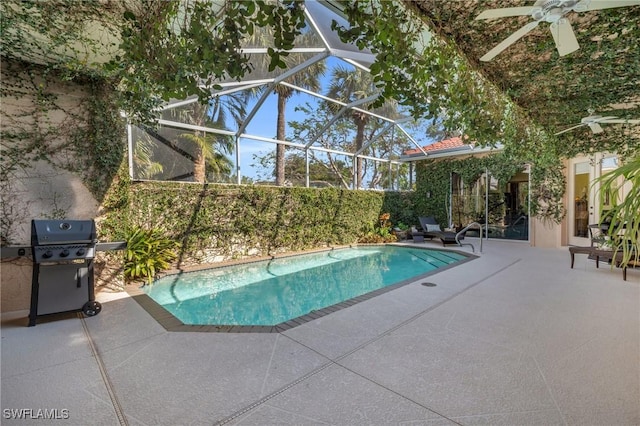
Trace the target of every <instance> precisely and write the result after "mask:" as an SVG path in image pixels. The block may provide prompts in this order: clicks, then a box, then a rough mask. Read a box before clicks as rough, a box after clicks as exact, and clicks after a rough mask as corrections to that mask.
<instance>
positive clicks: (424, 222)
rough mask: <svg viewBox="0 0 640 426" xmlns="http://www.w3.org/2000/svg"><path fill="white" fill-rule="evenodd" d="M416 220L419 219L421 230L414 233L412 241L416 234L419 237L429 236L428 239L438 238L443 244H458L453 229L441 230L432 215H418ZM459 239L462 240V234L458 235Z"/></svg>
mask: <svg viewBox="0 0 640 426" xmlns="http://www.w3.org/2000/svg"><path fill="white" fill-rule="evenodd" d="M418 220H419V221H420V226H422V232H418V233H414V241H415V237H416V236H418V237H419V238H420V236H421V237H422V238H429V239H430V240H433V239H434V238H439V239H440V241H442V245H443V246H446V245H447V244H458V243H457V242H456V233H455V232H453V231H443V230H442V228H441V227H440V224H439V223H438V222H437V221H436V219H435V218H434V217H433V216H420V217H418ZM416 234H418V235H416ZM459 239H460V240H464V234H462V235H460V238H459Z"/></svg>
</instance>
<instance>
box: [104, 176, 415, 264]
mask: <svg viewBox="0 0 640 426" xmlns="http://www.w3.org/2000/svg"><path fill="white" fill-rule="evenodd" d="M127 198H128V211H126V213H124V212H123V211H122V210H120V209H118V210H119V211H117V212H113V213H115V216H116V217H118V218H119V221H120V224H121V225H125V224H126V225H125V226H121V229H122V232H124V228H125V227H135V226H140V227H143V228H147V229H159V230H161V231H162V232H163V233H164V234H165V235H166V236H168V237H170V238H171V239H174V240H175V241H178V242H180V243H181V244H182V253H181V254H180V259H190V261H196V262H197V261H202V260H203V256H205V254H204V253H207V256H209V257H210V256H211V255H212V254H213V255H215V256H222V257H224V258H226V259H230V258H237V257H243V256H264V255H269V254H274V253H278V252H285V251H300V250H308V249H313V248H319V247H327V246H335V245H345V244H353V243H356V242H357V241H358V239H359V238H360V237H361V236H362V235H363V234H364V231H365V229H367V228H368V226H369V225H371V224H375V223H377V222H378V218H379V216H380V214H381V213H384V212H389V213H391V220H392V222H393V223H397V222H398V221H399V220H400V221H403V222H404V223H407V224H413V223H415V222H417V219H413V220H412V217H413V216H414V212H413V210H412V207H411V206H412V204H413V202H412V201H411V198H412V194H411V193H384V192H371V191H351V190H345V189H339V188H321V189H318V188H298V187H292V188H288V187H287V188H283V187H265V186H236V185H213V184H208V185H198V184H187V183H158V182H139V183H132V184H131V185H130V188H129V191H128V192H127ZM114 204H115V203H114ZM123 219H124V220H123ZM105 225H106V224H105ZM105 229H106V228H105ZM112 229H113V228H112Z"/></svg>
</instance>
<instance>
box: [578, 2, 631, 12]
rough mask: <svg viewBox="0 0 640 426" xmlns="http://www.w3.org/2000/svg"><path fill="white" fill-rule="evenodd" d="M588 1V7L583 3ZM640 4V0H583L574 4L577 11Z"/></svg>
mask: <svg viewBox="0 0 640 426" xmlns="http://www.w3.org/2000/svg"><path fill="white" fill-rule="evenodd" d="M584 3H586V7H583V4H584ZM625 6H640V0H591V1H586V0H583V1H582V2H581V3H578V4H577V5H576V6H574V10H575V11H580V12H583V11H584V12H587V11H590V10H602V9H611V8H614V7H625Z"/></svg>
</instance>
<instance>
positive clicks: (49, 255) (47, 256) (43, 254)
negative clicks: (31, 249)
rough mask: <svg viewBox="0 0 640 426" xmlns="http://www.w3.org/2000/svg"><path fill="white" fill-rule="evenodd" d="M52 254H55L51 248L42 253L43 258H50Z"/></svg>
mask: <svg viewBox="0 0 640 426" xmlns="http://www.w3.org/2000/svg"><path fill="white" fill-rule="evenodd" d="M52 256H53V253H52V252H51V250H47V251H45V252H44V253H42V258H43V259H48V258H50V257H52Z"/></svg>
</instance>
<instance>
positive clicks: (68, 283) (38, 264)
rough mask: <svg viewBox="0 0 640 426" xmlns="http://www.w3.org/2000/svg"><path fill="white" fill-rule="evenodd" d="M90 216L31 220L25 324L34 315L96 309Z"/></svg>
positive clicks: (99, 307)
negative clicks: (28, 307)
mask: <svg viewBox="0 0 640 426" xmlns="http://www.w3.org/2000/svg"><path fill="white" fill-rule="evenodd" d="M96 244H97V238H96V225H95V222H94V221H93V220H32V221H31V253H32V258H33V279H32V283H31V310H30V312H29V326H34V325H36V318H37V317H39V316H41V315H49V314H54V313H61V312H71V311H82V312H84V314H85V315H87V316H93V315H97V314H99V313H100V311H101V310H102V305H101V304H100V302H97V301H95V297H94V278H93V259H94V257H95V253H96Z"/></svg>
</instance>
